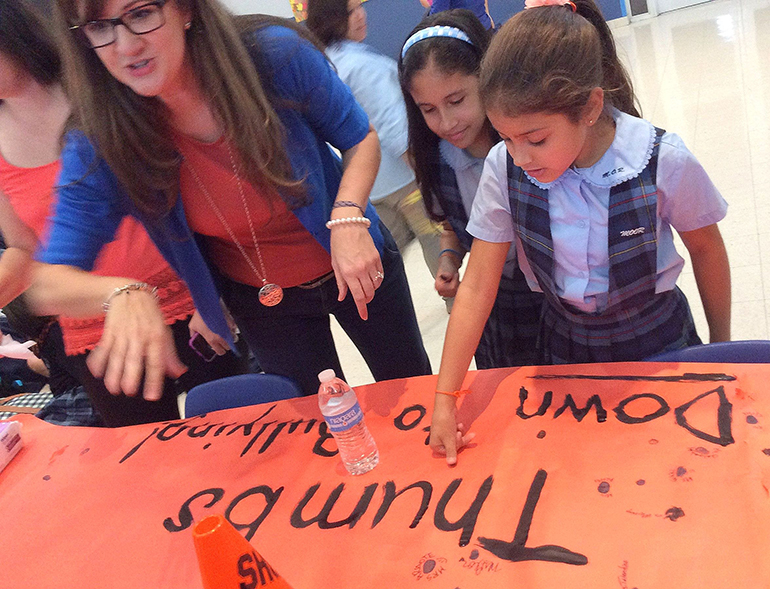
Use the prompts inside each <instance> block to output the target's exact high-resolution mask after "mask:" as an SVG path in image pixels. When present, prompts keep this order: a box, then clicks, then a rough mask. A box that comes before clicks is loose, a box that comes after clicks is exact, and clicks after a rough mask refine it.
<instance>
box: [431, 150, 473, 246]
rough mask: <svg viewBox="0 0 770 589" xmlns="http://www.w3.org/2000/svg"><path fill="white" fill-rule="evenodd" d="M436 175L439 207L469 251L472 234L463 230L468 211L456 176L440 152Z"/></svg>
mask: <svg viewBox="0 0 770 589" xmlns="http://www.w3.org/2000/svg"><path fill="white" fill-rule="evenodd" d="M438 175H439V190H440V191H441V196H440V198H439V200H440V204H441V209H442V210H443V211H444V215H445V216H446V220H447V221H448V222H449V224H450V225H451V226H452V229H453V230H454V232H455V234H456V235H457V238H458V239H459V240H460V243H461V244H462V246H463V247H464V248H465V249H466V250H467V251H470V250H471V245H473V236H472V235H471V234H470V233H468V232H467V231H466V230H465V227H466V226H467V225H468V213H466V212H465V207H464V206H463V197H462V196H461V195H460V188H459V187H458V186H457V176H456V175H455V171H454V170H453V169H452V166H450V165H449V164H448V163H446V161H444V158H443V157H441V154H438Z"/></svg>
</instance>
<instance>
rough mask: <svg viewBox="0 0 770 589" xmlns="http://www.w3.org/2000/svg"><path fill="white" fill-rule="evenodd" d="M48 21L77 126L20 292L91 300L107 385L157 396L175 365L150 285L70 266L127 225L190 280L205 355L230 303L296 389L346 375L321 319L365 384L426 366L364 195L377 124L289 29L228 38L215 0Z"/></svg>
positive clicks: (424, 370) (131, 6) (60, 305)
mask: <svg viewBox="0 0 770 589" xmlns="http://www.w3.org/2000/svg"><path fill="white" fill-rule="evenodd" d="M57 16H58V25H59V26H60V27H61V28H62V29H63V30H62V33H63V34H65V33H66V35H65V36H64V46H63V51H64V63H65V74H66V80H67V88H68V91H69V93H70V96H71V99H72V101H73V105H74V114H75V118H76V122H77V127H78V131H77V132H74V133H71V134H69V135H68V138H67V144H66V146H65V148H64V152H63V154H62V176H61V180H60V184H61V187H60V189H59V205H58V207H57V210H56V215H55V218H54V220H53V226H52V230H51V237H50V242H49V245H48V247H47V249H46V250H45V252H44V253H43V254H42V258H43V260H44V261H46V262H49V263H51V264H55V265H58V266H57V267H55V268H52V269H50V268H49V269H48V270H46V271H45V272H43V273H41V274H40V276H39V279H38V280H37V284H36V288H35V289H34V297H35V298H34V300H35V302H36V304H37V306H38V309H39V310H41V311H43V312H49V313H50V312H53V311H55V312H61V311H62V310H65V309H66V308H69V309H80V310H83V309H88V310H90V311H96V310H99V309H101V308H102V306H103V305H104V308H105V309H106V321H105V332H104V336H103V338H102V340H101V343H100V345H99V347H98V348H97V349H96V350H95V352H94V353H92V354H91V357H90V366H91V368H92V370H93V371H94V373H95V374H96V375H98V376H101V375H103V376H104V379H105V383H106V384H107V386H108V388H109V389H110V390H111V391H113V392H118V391H120V390H122V391H125V392H126V393H133V392H134V391H136V389H137V387H138V385H139V383H140V382H141V381H142V380H144V385H145V386H144V395H145V397H146V398H154V397H156V396H157V393H158V390H159V388H160V386H161V385H162V382H163V377H164V375H166V374H168V375H170V376H176V375H177V374H178V373H179V372H181V371H182V370H183V367H182V365H181V364H180V362H179V360H178V359H177V358H176V355H175V353H174V351H173V346H171V345H170V337H169V334H168V331H167V330H166V328H165V326H164V325H163V322H162V321H161V320H160V315H159V313H158V309H157V304H156V301H155V298H154V296H153V294H152V288H153V287H154V286H157V285H153V284H137V283H135V282H133V281H131V280H124V279H109V280H103V281H100V282H99V283H98V284H97V283H90V284H88V283H86V281H85V280H83V277H82V275H80V274H77V273H74V272H73V268H72V267H75V268H87V267H89V266H90V265H91V264H92V263H93V260H94V258H95V256H96V255H97V253H98V252H99V250H100V249H101V247H102V246H103V245H104V244H105V243H106V242H108V241H109V240H110V239H111V238H112V235H113V234H114V230H115V227H116V225H117V223H118V222H119V221H120V220H121V219H122V218H123V217H124V216H127V215H131V216H134V217H136V218H138V219H139V220H141V222H142V223H143V224H144V225H145V227H146V229H147V231H148V232H149V233H150V235H151V236H152V238H153V240H154V241H155V243H156V245H157V246H158V248H159V249H160V251H161V252H162V253H163V255H164V256H165V257H166V259H167V260H168V262H169V263H170V264H171V265H172V266H173V267H174V269H175V270H176V271H177V273H178V274H179V275H180V276H181V277H182V279H183V280H184V281H185V282H186V283H187V285H188V287H189V288H190V291H191V293H192V296H193V299H194V300H195V304H196V307H197V309H198V311H199V312H200V313H201V316H202V318H203V320H204V322H205V323H206V325H207V326H208V327H209V328H210V329H211V330H212V332H213V333H214V334H215V335H211V336H209V337H210V339H209V343H210V344H211V345H212V346H225V345H232V336H231V332H230V328H229V326H228V324H227V322H226V320H225V312H224V311H223V306H222V303H224V305H225V307H226V308H227V309H228V310H229V311H230V313H232V316H233V317H234V319H235V321H236V323H237V324H238V326H239V327H240V330H241V333H242V335H243V336H244V337H245V339H246V341H247V342H248V344H249V346H250V347H251V348H252V350H253V352H254V354H255V355H256V357H257V360H258V361H259V364H260V366H261V367H262V368H263V369H264V370H265V371H266V372H271V373H276V374H282V375H285V376H288V377H290V378H293V379H294V380H295V381H296V382H297V383H298V384H299V386H300V388H301V389H302V391H303V392H304V393H305V394H310V393H312V392H314V391H315V390H316V389H317V380H316V375H317V373H318V372H320V371H321V370H322V369H326V368H334V369H335V370H337V371H338V374H341V372H342V369H341V366H340V363H339V359H338V357H337V353H336V350H335V348H334V342H333V340H332V336H331V330H330V327H329V315H330V314H334V315H335V316H336V318H337V320H338V321H339V323H340V324H341V326H342V327H343V329H344V330H345V331H346V332H347V333H348V335H350V337H351V339H352V340H353V341H354V343H355V344H356V346H357V347H358V349H359V351H360V352H361V353H362V355H363V357H364V359H365V360H366V361H367V364H368V365H369V368H370V369H371V371H372V374H373V375H374V377H375V379H377V380H382V379H389V378H399V377H408V376H415V375H419V374H429V373H430V364H429V361H428V357H427V354H426V353H425V350H424V347H423V345H422V339H421V336H420V333H419V330H418V326H417V321H416V318H415V314H414V308H413V306H412V301H411V296H410V294H409V289H408V285H407V283H406V276H405V273H404V268H403V263H402V260H401V257H400V255H399V253H398V250H397V249H396V247H395V244H394V243H393V240H392V238H391V237H390V235H389V233H388V232H387V229H384V227H383V226H382V225H381V224H380V222H379V219H378V217H377V213H376V212H375V211H374V209H373V207H371V206H369V205H368V202H367V197H368V194H369V191H370V190H371V187H372V183H373V181H374V177H375V175H376V173H377V167H378V163H379V143H378V140H377V136H376V133H375V132H374V131H373V130H372V129H371V128H370V126H369V123H368V119H367V117H366V115H365V114H364V112H363V111H362V110H361V109H360V107H359V106H358V105H357V104H356V103H355V101H354V99H353V97H352V95H351V94H350V91H349V89H348V88H347V87H346V86H345V85H344V84H343V83H342V82H341V81H340V80H339V78H338V77H337V76H336V74H334V72H333V70H332V68H331V65H330V64H329V63H328V62H327V61H326V59H325V58H324V56H323V54H322V53H321V52H320V51H319V50H318V49H316V48H315V47H314V46H313V44H312V43H311V42H309V41H308V40H307V39H305V38H304V37H303V36H302V35H301V34H300V33H298V32H297V31H296V30H293V29H291V28H288V27H289V25H288V24H287V23H285V22H284V21H277V20H276V21H272V23H271V22H265V21H261V20H260V21H257V20H255V19H249V20H247V21H244V22H242V25H243V26H242V30H240V31H239V29H238V28H237V26H236V22H235V20H234V18H233V17H232V16H231V15H230V14H229V13H228V12H227V11H226V10H225V9H224V8H223V7H222V6H221V5H220V4H219V3H218V2H217V1H216V0H168V1H164V0H156V1H153V2H143V1H141V0H140V1H133V2H132V1H130V0H107V1H106V2H103V1H100V0H58V2H57ZM327 143H329V144H331V145H333V146H335V147H336V148H338V149H339V150H340V151H341V152H342V162H340V161H339V160H338V158H337V157H336V156H335V155H334V153H333V152H332V151H331V150H330V149H329V147H328V145H327ZM65 277H66V281H67V282H66V283H65V284H66V286H63V280H65ZM75 277H77V279H75ZM220 297H221V298H220Z"/></svg>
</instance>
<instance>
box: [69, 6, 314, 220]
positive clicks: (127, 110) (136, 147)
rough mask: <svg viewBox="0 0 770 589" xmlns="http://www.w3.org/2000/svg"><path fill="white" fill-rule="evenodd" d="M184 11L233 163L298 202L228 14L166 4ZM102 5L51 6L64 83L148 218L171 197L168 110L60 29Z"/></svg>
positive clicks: (82, 123)
mask: <svg viewBox="0 0 770 589" xmlns="http://www.w3.org/2000/svg"><path fill="white" fill-rule="evenodd" d="M169 1H170V2H177V3H178V6H179V8H180V9H182V10H189V11H190V12H191V14H192V19H191V20H192V23H193V24H192V27H191V28H190V29H189V30H188V31H187V51H188V52H189V57H190V59H191V62H192V64H193V68H194V72H195V76H196V78H197V81H198V83H199V85H200V88H201V89H202V91H203V94H204V96H205V97H206V99H207V100H208V102H209V105H210V106H211V108H212V110H213V113H214V115H215V117H216V118H217V120H218V122H219V123H220V125H221V126H222V128H223V130H224V136H225V138H226V139H227V140H228V141H230V142H231V143H232V145H233V146H234V147H235V148H236V151H237V153H238V155H239V156H240V158H239V159H240V163H241V169H242V170H244V172H245V176H246V178H248V180H249V181H250V182H251V183H253V184H262V185H265V184H267V185H268V186H272V187H274V188H276V189H277V190H278V191H279V192H280V194H281V196H282V197H283V198H284V200H287V202H288V203H289V204H290V206H291V205H293V204H294V205H296V204H297V203H298V202H301V201H302V199H303V195H304V191H303V190H302V186H301V180H297V179H295V178H294V176H293V173H292V169H291V164H290V162H289V158H288V156H287V155H286V151H285V148H284V137H285V132H284V128H283V125H282V124H281V121H280V119H279V118H278V115H277V114H276V112H275V109H274V108H273V106H272V104H271V103H270V100H269V98H268V96H267V94H266V92H265V90H264V87H263V84H262V82H261V81H260V76H259V74H258V72H257V69H256V68H255V66H254V64H253V62H252V60H251V58H250V57H249V54H248V52H247V51H246V48H245V46H244V43H243V41H242V40H241V37H240V35H239V32H238V29H237V26H236V23H235V20H234V17H233V16H232V15H231V14H230V13H228V12H227V11H226V10H225V9H224V8H223V7H222V6H221V5H220V4H219V2H217V0H169ZM104 4H106V0H57V2H56V10H57V17H58V18H57V20H58V27H59V35H60V39H61V46H62V57H63V63H64V80H65V86H66V89H67V92H68V95H69V97H70V99H71V100H72V103H73V109H74V115H75V124H76V125H77V127H78V128H79V129H81V130H82V131H83V132H84V133H85V134H86V136H87V137H88V138H89V139H90V140H91V141H92V143H93V144H94V147H95V148H96V150H97V153H98V154H99V156H101V157H102V158H104V160H105V161H106V162H107V164H108V165H109V166H110V168H111V169H112V171H113V172H114V174H115V176H116V177H117V178H118V180H119V181H120V183H121V184H122V186H123V188H124V190H126V192H127V194H128V196H129V198H130V199H131V200H132V201H133V202H134V204H135V205H136V206H137V207H138V208H139V210H140V211H142V212H143V213H144V214H146V215H148V216H149V217H150V218H155V219H157V218H159V217H161V216H163V215H165V214H166V213H167V212H168V211H170V210H171V208H172V207H173V206H174V203H175V202H176V199H177V198H178V194H179V167H180V163H181V158H180V156H179V154H178V152H177V150H176V148H175V146H174V143H173V140H172V135H171V128H170V124H169V121H168V111H167V110H166V109H165V107H164V105H163V104H162V103H161V101H160V100H159V99H157V98H147V97H143V96H140V95H138V94H136V93H135V92H133V91H132V90H131V89H129V88H128V87H127V86H125V85H123V84H121V83H120V82H118V81H117V80H116V79H115V78H113V77H112V75H111V74H110V73H109V72H108V71H107V69H106V68H105V67H104V65H102V63H101V61H100V60H99V58H98V57H97V55H96V53H95V52H94V50H93V49H90V48H88V47H87V46H86V45H85V44H84V43H82V42H81V41H80V40H79V39H77V38H76V34H73V32H72V31H70V30H69V29H68V27H69V25H70V24H79V23H80V22H82V18H81V17H80V16H79V14H78V8H79V7H80V6H83V7H84V8H85V10H84V15H85V18H86V20H88V19H92V18H98V17H99V16H101V13H102V10H103V6H104Z"/></svg>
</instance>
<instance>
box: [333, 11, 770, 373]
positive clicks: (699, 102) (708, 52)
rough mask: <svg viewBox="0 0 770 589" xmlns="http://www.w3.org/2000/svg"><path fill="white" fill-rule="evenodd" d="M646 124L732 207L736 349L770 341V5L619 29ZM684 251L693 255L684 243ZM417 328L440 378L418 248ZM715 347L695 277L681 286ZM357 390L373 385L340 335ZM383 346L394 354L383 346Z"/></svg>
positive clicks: (433, 308) (436, 334)
mask: <svg viewBox="0 0 770 589" xmlns="http://www.w3.org/2000/svg"><path fill="white" fill-rule="evenodd" d="M613 32H614V34H615V38H616V40H617V42H618V48H619V51H620V53H621V55H622V57H623V59H624V61H625V63H626V64H627V65H628V68H629V70H630V72H631V76H632V78H633V81H634V84H635V89H636V92H637V95H638V97H639V100H640V102H641V105H642V110H643V116H644V117H645V118H647V119H648V120H651V121H652V122H653V123H654V124H655V125H657V126H659V127H662V128H664V129H666V130H668V131H674V132H676V133H678V134H679V135H680V136H681V137H682V138H683V139H684V141H685V143H686V144H687V146H688V147H689V148H690V150H691V151H692V152H693V153H694V154H695V155H696V156H697V157H698V159H699V160H700V161H701V163H702V164H703V166H704V167H705V168H706V170H707V171H708V173H709V175H710V176H711V178H712V180H713V181H714V183H715V184H716V186H717V187H718V188H719V190H720V191H721V192H722V194H723V195H724V197H725V199H726V200H727V201H728V203H729V204H730V209H729V212H728V215H727V218H726V219H725V220H724V221H723V222H722V223H720V229H721V231H722V236H723V238H724V240H725V243H726V245H727V252H728V255H729V256H730V265H731V270H732V299H733V303H732V336H733V339H766V338H768V333H769V330H768V317H769V316H770V199H769V198H768V192H770V56H769V55H770V0H712V1H711V2H708V3H706V4H701V5H698V6H693V7H690V8H685V9H682V10H678V11H675V12H670V13H666V14H662V15H660V16H658V17H657V18H652V19H648V20H645V21H641V22H638V23H634V24H631V25H628V26H623V27H618V28H616V29H614V31H613ZM677 248H678V249H679V251H680V252H683V256H684V257H685V259H687V253H686V250H685V249H684V246H683V245H682V244H681V242H678V243H677ZM404 260H405V263H406V268H407V273H408V275H409V280H410V285H411V288H412V296H413V298H414V302H415V308H416V310H417V318H418V320H419V322H420V327H421V330H422V334H423V339H424V340H425V346H426V348H427V350H428V354H429V355H430V358H431V362H432V364H433V369H434V372H437V371H438V366H439V361H440V359H441V348H442V346H443V343H444V332H445V330H446V323H447V319H448V315H447V313H446V308H445V306H444V303H443V301H442V300H441V299H440V298H439V297H438V296H437V295H436V293H435V292H434V290H433V280H432V278H431V277H430V275H429V272H428V270H427V268H426V267H425V264H424V262H423V260H422V255H421V254H420V251H419V246H417V245H416V243H413V244H412V245H411V246H410V247H409V248H408V249H407V250H406V251H405V252H404ZM679 285H680V287H681V288H682V289H683V290H684V292H685V294H686V295H687V297H688V299H689V300H690V305H691V307H692V309H693V315H694V316H695V321H696V324H697V326H698V332H699V333H700V335H701V337H702V338H704V339H706V338H707V337H708V330H707V328H706V321H705V317H704V314H703V308H702V306H701V303H700V297H699V295H698V291H697V287H696V284H695V278H694V276H693V273H692V267H691V266H690V265H689V260H688V261H687V265H686V266H685V269H684V271H683V273H682V275H681V277H680V280H679ZM335 337H336V339H337V341H338V347H339V349H340V356H341V358H342V363H343V367H344V368H345V372H346V376H347V378H348V380H349V382H350V383H351V384H354V385H355V384H364V383H368V382H371V381H372V377H371V374H370V373H369V371H368V370H367V368H366V365H365V364H364V362H363V360H362V359H361V357H360V356H359V355H358V352H357V351H356V350H355V348H354V347H353V345H352V344H351V343H350V341H349V340H347V338H346V337H345V336H344V334H342V332H341V330H339V329H336V330H335ZM383 345H385V344H384V343H383Z"/></svg>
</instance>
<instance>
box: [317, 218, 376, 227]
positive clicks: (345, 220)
mask: <svg viewBox="0 0 770 589" xmlns="http://www.w3.org/2000/svg"><path fill="white" fill-rule="evenodd" d="M349 223H361V224H363V225H364V226H366V227H367V228H368V227H370V226H371V224H372V222H371V221H370V220H369V219H367V218H366V217H342V218H341V219H332V220H331V221H327V222H326V228H327V229H331V228H332V227H334V226H335V225H347V224H349Z"/></svg>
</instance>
